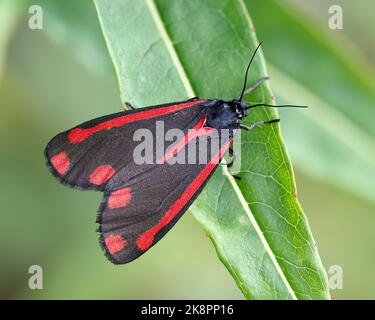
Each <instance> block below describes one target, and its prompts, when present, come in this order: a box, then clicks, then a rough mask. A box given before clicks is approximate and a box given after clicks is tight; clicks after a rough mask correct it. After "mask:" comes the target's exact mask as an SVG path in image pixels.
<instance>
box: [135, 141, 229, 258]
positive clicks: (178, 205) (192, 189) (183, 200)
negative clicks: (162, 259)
mask: <svg viewBox="0 0 375 320" xmlns="http://www.w3.org/2000/svg"><path fill="white" fill-rule="evenodd" d="M231 142H232V140H229V141H228V142H227V143H226V144H225V145H224V146H223V147H222V148H221V149H220V151H219V152H218V153H217V154H216V156H215V157H214V158H213V159H212V160H211V161H210V162H209V163H208V164H207V165H206V166H205V167H204V169H203V170H202V171H201V172H200V173H199V175H198V176H197V177H196V178H195V179H194V180H193V182H192V183H191V184H190V185H189V186H188V187H187V188H186V190H185V191H184V192H183V193H182V195H181V197H180V198H179V199H178V200H177V201H176V202H175V203H174V204H173V205H172V206H171V207H170V208H169V210H168V211H167V212H166V214H165V215H164V216H163V218H162V219H161V220H160V222H159V223H158V224H157V225H156V226H154V227H152V228H151V229H149V230H147V231H146V232H144V233H142V234H141V235H140V236H139V237H138V238H137V240H136V243H137V247H138V248H139V249H140V250H142V251H144V250H147V249H148V248H149V247H150V246H151V245H152V243H153V241H154V237H155V235H156V233H157V232H159V231H160V230H161V229H162V228H163V227H165V226H166V225H167V224H168V223H170V222H171V221H172V219H173V218H174V217H175V216H176V215H177V214H178V213H179V212H180V210H181V209H182V208H183V207H184V206H185V205H186V204H187V203H188V201H189V200H190V199H191V198H192V197H193V196H194V194H195V193H196V192H197V190H198V189H199V187H200V186H201V185H202V183H203V182H204V181H205V180H206V179H207V178H208V176H209V175H210V173H211V172H212V170H214V169H215V167H216V165H217V164H218V163H219V161H220V159H221V157H222V156H223V155H224V153H225V152H226V151H227V149H228V148H229V146H230V144H231Z"/></svg>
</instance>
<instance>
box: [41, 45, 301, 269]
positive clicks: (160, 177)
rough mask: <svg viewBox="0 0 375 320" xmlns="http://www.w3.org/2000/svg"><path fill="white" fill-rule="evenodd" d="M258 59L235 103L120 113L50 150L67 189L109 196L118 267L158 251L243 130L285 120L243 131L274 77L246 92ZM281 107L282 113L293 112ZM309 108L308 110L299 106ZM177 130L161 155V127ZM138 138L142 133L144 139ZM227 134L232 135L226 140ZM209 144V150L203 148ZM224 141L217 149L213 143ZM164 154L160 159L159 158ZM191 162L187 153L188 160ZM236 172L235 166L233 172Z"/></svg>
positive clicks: (105, 207) (110, 248)
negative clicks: (144, 155) (200, 153)
mask: <svg viewBox="0 0 375 320" xmlns="http://www.w3.org/2000/svg"><path fill="white" fill-rule="evenodd" d="M259 46H260V44H259V45H258V47H257V48H256V49H255V51H254V53H253V54H252V56H251V59H250V62H249V64H248V66H247V69H246V73H245V80H244V85H243V89H242V92H241V94H240V96H239V97H238V98H235V99H233V100H230V101H226V100H222V99H200V98H197V97H194V98H192V99H189V100H186V101H180V102H171V103H168V104H162V105H154V106H150V107H145V108H141V109H134V108H133V107H132V106H131V105H130V104H129V106H130V107H131V109H132V110H127V111H123V112H118V113H114V114H110V115H106V116H103V117H100V118H97V119H93V120H90V121H87V122H84V123H82V124H80V125H78V126H76V127H74V128H72V129H70V130H67V131H65V132H62V133H59V134H58V135H57V136H55V137H54V138H53V139H52V140H51V141H50V142H49V143H48V145H47V147H46V148H45V157H46V159H47V165H48V168H49V169H50V171H51V172H52V174H53V175H54V176H56V177H57V178H58V180H59V181H60V182H62V183H63V184H66V185H68V186H70V187H74V188H79V189H83V190H95V191H100V192H102V193H103V200H102V202H101V204H100V207H99V211H98V214H97V223H98V224H99V228H98V233H99V242H100V245H101V247H102V248H103V250H104V252H105V255H106V256H107V258H108V259H109V260H110V261H111V262H112V263H114V264H123V263H127V262H130V261H132V260H134V259H136V258H138V257H139V256H140V255H142V254H143V253H144V252H146V251H147V250H148V249H150V248H151V247H152V246H153V245H155V244H156V243H157V242H158V241H159V240H160V239H161V238H162V237H163V236H164V235H165V234H166V233H167V232H168V231H169V230H170V229H171V228H172V227H173V226H174V225H175V223H176V222H177V221H178V219H179V218H180V217H181V216H182V215H183V214H184V213H185V211H186V210H187V209H188V208H189V206H190V205H191V204H192V202H193V201H194V199H196V197H197V196H198V195H199V193H200V192H201V191H202V189H203V188H204V186H205V185H206V183H207V182H208V180H209V179H210V177H211V176H212V174H213V173H214V171H215V169H216V168H217V166H218V164H219V163H220V161H221V160H222V158H223V157H224V155H225V154H226V153H227V152H228V151H229V153H230V154H231V155H232V156H233V158H234V156H235V154H234V152H233V149H232V146H231V145H232V142H233V139H234V137H235V135H236V132H238V130H246V131H249V130H252V129H253V128H255V127H257V126H259V125H264V124H272V123H276V122H278V121H279V119H271V120H265V121H259V122H255V123H253V124H252V125H250V126H246V125H244V124H242V123H241V120H242V119H244V118H246V117H247V116H248V113H249V110H250V109H252V108H255V107H259V106H266V107H276V106H274V105H269V104H265V103H258V104H255V105H247V103H246V102H245V101H244V99H243V97H244V96H245V95H246V94H248V93H249V92H251V91H253V90H255V89H256V88H257V87H258V86H259V85H261V84H262V83H263V82H264V81H265V80H267V79H268V77H263V78H261V79H259V80H258V81H257V82H256V83H255V84H254V85H253V86H251V87H250V88H248V89H246V83H247V77H248V72H249V68H250V65H251V63H252V61H253V59H254V57H255V54H256V52H257V50H258V49H259ZM288 106H291V105H282V106H277V107H288ZM295 107H304V106H295ZM160 122H161V123H163V126H164V129H165V130H173V129H175V130H176V129H178V130H179V131H180V132H182V133H183V134H182V136H180V138H179V139H176V141H165V144H164V146H163V147H162V148H158V147H157V146H156V147H155V139H156V136H157V135H156V131H157V124H158V123H160ZM140 129H143V130H144V129H147V130H148V132H150V133H151V136H152V137H153V138H152V139H153V140H152V145H153V147H154V148H153V149H152V153H153V156H154V157H153V159H154V160H155V161H153V162H151V163H141V164H140V163H138V162H137V161H136V159H135V157H134V151H135V150H136V148H137V146H139V143H140V142H139V141H137V139H134V137H135V135H136V133H137V130H140ZM138 132H139V131H138ZM223 132H226V134H223ZM202 138H206V141H205V144H201V143H200V141H201V139H202ZM217 141H220V143H219V144H218V147H216V148H213V144H214V142H217ZM196 148H198V149H202V148H203V150H204V151H205V158H206V161H203V162H198V161H197V162H196V163H193V164H191V163H181V162H174V163H172V164H171V163H170V161H168V160H171V159H172V158H173V157H176V156H178V155H181V154H182V153H183V152H185V151H187V150H189V151H190V153H191V150H195V149H196ZM158 154H159V156H157V155H158ZM188 156H189V152H188V153H186V152H185V153H184V156H183V157H182V158H183V159H184V158H186V157H188ZM229 165H230V164H229Z"/></svg>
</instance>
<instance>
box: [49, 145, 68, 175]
mask: <svg viewBox="0 0 375 320" xmlns="http://www.w3.org/2000/svg"><path fill="white" fill-rule="evenodd" d="M51 163H52V166H53V167H54V168H55V170H56V171H57V172H58V173H60V174H61V175H64V174H65V173H66V172H67V171H68V169H69V166H70V160H69V157H68V155H67V154H66V152H65V151H61V152H60V153H58V154H56V155H55V156H53V157H52V158H51Z"/></svg>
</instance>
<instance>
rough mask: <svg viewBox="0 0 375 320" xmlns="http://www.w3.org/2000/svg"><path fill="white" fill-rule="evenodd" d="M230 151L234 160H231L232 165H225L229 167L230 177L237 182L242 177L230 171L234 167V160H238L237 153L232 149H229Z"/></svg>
mask: <svg viewBox="0 0 375 320" xmlns="http://www.w3.org/2000/svg"><path fill="white" fill-rule="evenodd" d="M228 151H229V155H230V156H231V157H232V159H231V161H230V163H225V164H224V165H225V166H227V168H228V173H229V175H231V176H232V177H233V178H235V179H237V180H241V177H239V176H237V175H235V174H233V172H232V171H231V170H230V168H231V167H232V166H233V163H234V160H236V158H237V153H236V152H235V151H234V150H233V148H232V147H229V150H228Z"/></svg>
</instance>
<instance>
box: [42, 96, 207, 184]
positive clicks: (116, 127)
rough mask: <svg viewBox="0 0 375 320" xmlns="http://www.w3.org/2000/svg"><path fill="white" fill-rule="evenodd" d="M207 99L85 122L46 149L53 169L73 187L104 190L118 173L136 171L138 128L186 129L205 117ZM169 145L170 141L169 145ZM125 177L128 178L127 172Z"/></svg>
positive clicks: (48, 160) (54, 139)
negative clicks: (161, 126)
mask: <svg viewBox="0 0 375 320" xmlns="http://www.w3.org/2000/svg"><path fill="white" fill-rule="evenodd" d="M204 101H205V100H195V101H183V102H175V103H171V104H165V105H158V106H152V107H148V108H143V109H137V110H131V111H124V112H118V113H115V114H111V115H108V116H104V117H100V118H97V119H94V120H91V121H88V122H85V123H83V124H81V125H79V126H77V127H75V128H73V129H70V130H67V131H65V132H62V133H60V134H58V135H57V136H55V137H54V138H53V139H52V140H51V141H50V142H49V143H48V145H47V147H46V149H45V157H46V159H47V165H48V167H49V169H50V171H51V172H52V173H53V174H54V176H56V177H57V178H58V180H59V181H60V182H62V183H64V184H67V185H69V186H71V187H76V188H80V189H93V190H100V191H104V190H105V187H106V185H107V183H108V182H109V181H110V180H111V178H112V177H113V176H115V175H116V173H117V172H119V171H122V172H128V173H130V174H135V173H136V172H137V170H138V169H139V167H136V166H135V164H134V161H133V151H134V149H135V147H136V146H137V145H138V144H139V143H140V142H139V141H134V134H135V132H136V131H137V130H138V129H145V130H149V131H150V132H152V133H154V132H155V130H156V123H157V121H162V122H163V124H164V127H165V128H164V130H165V131H167V130H168V129H170V128H176V129H180V130H184V129H186V128H188V127H189V126H192V125H194V123H195V122H196V121H198V120H199V119H200V118H202V109H203V108H202V107H201V104H202V103H203V102H204ZM166 147H168V144H167V145H166ZM122 178H124V179H127V177H126V175H123V176H122Z"/></svg>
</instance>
